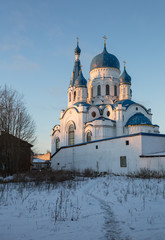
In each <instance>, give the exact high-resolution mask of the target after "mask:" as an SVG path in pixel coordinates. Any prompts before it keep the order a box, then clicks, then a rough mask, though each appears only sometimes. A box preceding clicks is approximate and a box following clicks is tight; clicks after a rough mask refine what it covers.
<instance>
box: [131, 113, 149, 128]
mask: <svg viewBox="0 0 165 240" xmlns="http://www.w3.org/2000/svg"><path fill="white" fill-rule="evenodd" d="M129 125H152V123H151V121H150V120H149V119H148V118H147V117H146V116H144V114H142V113H136V114H135V115H133V116H132V117H130V119H128V121H127V123H126V126H129Z"/></svg>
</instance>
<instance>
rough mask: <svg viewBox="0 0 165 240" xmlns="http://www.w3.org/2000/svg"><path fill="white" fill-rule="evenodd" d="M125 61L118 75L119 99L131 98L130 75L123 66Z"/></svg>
mask: <svg viewBox="0 0 165 240" xmlns="http://www.w3.org/2000/svg"><path fill="white" fill-rule="evenodd" d="M125 64H126V62H125V61H124V71H123V73H122V74H121V76H120V77H119V79H120V84H119V91H120V94H119V100H125V99H131V98H132V90H131V77H130V76H129V74H128V73H127V71H126V67H125Z"/></svg>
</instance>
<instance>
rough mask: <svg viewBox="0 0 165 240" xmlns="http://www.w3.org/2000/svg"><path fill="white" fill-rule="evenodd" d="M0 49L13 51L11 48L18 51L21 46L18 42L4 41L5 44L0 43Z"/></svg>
mask: <svg viewBox="0 0 165 240" xmlns="http://www.w3.org/2000/svg"><path fill="white" fill-rule="evenodd" d="M0 50H2V51H11V50H15V51H18V50H19V46H18V45H17V44H12V43H4V44H0Z"/></svg>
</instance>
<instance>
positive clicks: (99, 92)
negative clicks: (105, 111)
mask: <svg viewBox="0 0 165 240" xmlns="http://www.w3.org/2000/svg"><path fill="white" fill-rule="evenodd" d="M97 96H101V86H100V85H98V86H97Z"/></svg>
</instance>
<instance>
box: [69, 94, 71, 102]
mask: <svg viewBox="0 0 165 240" xmlns="http://www.w3.org/2000/svg"><path fill="white" fill-rule="evenodd" d="M69 102H71V92H70V93H69Z"/></svg>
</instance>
